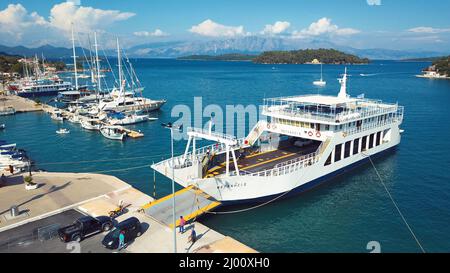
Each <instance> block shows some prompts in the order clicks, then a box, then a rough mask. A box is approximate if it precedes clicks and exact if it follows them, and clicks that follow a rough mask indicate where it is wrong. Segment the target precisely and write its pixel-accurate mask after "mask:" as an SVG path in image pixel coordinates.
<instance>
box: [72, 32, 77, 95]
mask: <svg viewBox="0 0 450 273" xmlns="http://www.w3.org/2000/svg"><path fill="white" fill-rule="evenodd" d="M72 51H73V67H74V69H75V90H77V91H78V74H77V56H76V53H75V38H74V36H73V23H72Z"/></svg>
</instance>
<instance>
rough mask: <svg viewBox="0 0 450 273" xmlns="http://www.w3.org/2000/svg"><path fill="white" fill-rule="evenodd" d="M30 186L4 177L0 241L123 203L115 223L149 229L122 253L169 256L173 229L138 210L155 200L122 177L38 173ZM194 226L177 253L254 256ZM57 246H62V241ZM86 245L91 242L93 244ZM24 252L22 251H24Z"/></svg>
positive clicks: (241, 246) (179, 236)
mask: <svg viewBox="0 0 450 273" xmlns="http://www.w3.org/2000/svg"><path fill="white" fill-rule="evenodd" d="M33 182H35V183H38V184H39V187H38V189H36V190H31V191H27V190H25V186H24V183H23V177H22V176H20V175H14V176H10V177H8V181H7V182H6V184H5V185H3V186H2V187H1V188H0V238H1V235H2V233H4V232H11V231H13V230H14V229H15V228H20V227H21V226H24V225H26V224H32V223H33V222H34V221H40V220H42V219H47V218H48V217H55V216H57V215H58V214H61V213H65V212H68V211H70V210H74V209H75V210H77V211H80V212H82V213H84V214H87V215H91V216H94V217H95V216H100V215H108V213H109V211H111V210H113V209H115V208H116V207H117V205H118V204H119V202H121V201H122V202H123V203H124V204H127V205H129V207H127V212H126V213H125V214H123V215H121V216H119V217H118V218H116V220H117V221H118V222H120V221H123V220H125V219H127V218H129V217H132V216H134V217H137V218H138V219H139V220H140V221H141V223H142V224H143V225H146V226H147V228H146V231H145V232H144V233H143V235H142V236H141V237H139V238H137V239H136V240H135V241H134V242H133V243H132V244H130V245H129V246H128V247H127V249H126V251H127V252H132V253H133V252H139V253H142V252H146V253H149V252H150V253H152V252H154V253H170V252H173V239H172V238H173V237H172V236H173V229H172V228H171V227H170V226H168V225H166V224H164V223H162V222H160V221H158V220H156V219H155V218H153V217H152V215H151V214H150V215H149V214H146V213H144V212H143V210H142V206H144V205H145V204H148V203H149V202H152V201H154V200H153V198H152V197H150V196H148V195H146V194H144V193H142V192H140V191H138V190H136V189H134V188H133V187H132V186H130V185H129V184H127V183H125V182H123V181H121V180H120V179H118V178H116V177H113V176H108V175H101V174H89V173H50V172H42V173H33ZM13 205H18V206H19V211H20V212H21V213H20V215H19V216H17V217H15V218H12V217H11V216H10V211H9V209H10V207H11V206H13ZM49 219H50V218H49ZM193 225H194V226H191V225H188V226H187V231H186V232H185V233H184V234H180V233H178V234H177V251H178V252H179V253H188V252H189V253H192V252H194V253H196V252H199V253H200V252H202V253H205V252H209V253H236V252H239V253H254V252H256V251H255V250H254V249H252V248H249V247H247V246H245V245H244V244H242V243H240V242H238V241H236V240H234V239H233V238H230V237H228V236H225V235H223V234H220V233H218V232H216V231H214V230H211V229H210V228H208V227H206V226H204V225H202V224H201V223H199V222H195V223H193ZM193 227H194V228H195V230H196V233H197V236H198V240H197V242H195V243H194V244H192V243H189V242H188V237H189V235H190V228H193ZM97 236H102V235H100V234H99V235H96V236H95V237H97ZM96 240H100V239H99V238H97V239H96ZM0 243H1V242H0ZM54 243H55V242H54ZM61 244H63V243H62V242H61ZM90 244H91V245H92V244H93V243H92V241H91V243H90ZM88 245H89V244H88ZM95 245H96V247H98V245H99V242H96V243H95ZM85 248H86V247H85ZM26 250H27V249H25V250H24V251H25V252H26ZM1 251H5V250H0V252H1ZM37 251H39V248H37ZM6 252H7V250H6ZM30 252H36V249H35V250H30ZM94 252H95V251H94Z"/></svg>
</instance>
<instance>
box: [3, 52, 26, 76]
mask: <svg viewBox="0 0 450 273" xmlns="http://www.w3.org/2000/svg"><path fill="white" fill-rule="evenodd" d="M19 59H20V57H18V56H11V55H8V54H4V53H0V72H7V73H13V72H15V73H20V72H21V71H22V65H21V64H20V63H19Z"/></svg>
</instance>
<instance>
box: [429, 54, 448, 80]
mask: <svg viewBox="0 0 450 273" xmlns="http://www.w3.org/2000/svg"><path fill="white" fill-rule="evenodd" d="M433 65H434V67H435V69H436V72H438V73H439V74H441V75H447V76H450V56H447V57H442V58H440V59H438V60H436V61H434V62H433Z"/></svg>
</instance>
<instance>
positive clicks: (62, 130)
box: [56, 128, 70, 135]
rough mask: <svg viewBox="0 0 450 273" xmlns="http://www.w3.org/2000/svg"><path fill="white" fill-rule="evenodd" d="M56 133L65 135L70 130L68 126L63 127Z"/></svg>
mask: <svg viewBox="0 0 450 273" xmlns="http://www.w3.org/2000/svg"><path fill="white" fill-rule="evenodd" d="M56 133H57V134H59V135H64V134H69V133H70V131H69V130H67V129H66V128H61V129H59V130H57V131H56Z"/></svg>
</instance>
